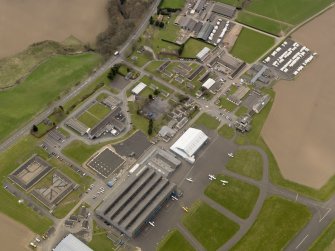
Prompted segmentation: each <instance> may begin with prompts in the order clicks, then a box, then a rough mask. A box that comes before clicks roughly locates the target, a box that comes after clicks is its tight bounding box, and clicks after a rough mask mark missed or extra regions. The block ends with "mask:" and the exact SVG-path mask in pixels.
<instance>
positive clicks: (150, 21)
mask: <svg viewBox="0 0 335 251" xmlns="http://www.w3.org/2000/svg"><path fill="white" fill-rule="evenodd" d="M149 23H150V24H151V25H155V26H157V27H159V28H164V26H165V23H164V22H162V21H158V20H155V19H154V18H153V17H150V20H149Z"/></svg>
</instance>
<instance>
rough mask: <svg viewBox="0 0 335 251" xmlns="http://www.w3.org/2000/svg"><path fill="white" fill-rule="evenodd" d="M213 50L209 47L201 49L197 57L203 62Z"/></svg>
mask: <svg viewBox="0 0 335 251" xmlns="http://www.w3.org/2000/svg"><path fill="white" fill-rule="evenodd" d="M210 51H211V49H209V48H208V47H204V48H203V49H202V50H201V51H199V52H198V54H197V55H196V58H197V59H199V60H200V61H201V62H202V61H204V60H205V58H206V57H207V56H208V53H209V52H210Z"/></svg>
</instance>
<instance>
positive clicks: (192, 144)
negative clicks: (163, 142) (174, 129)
mask: <svg viewBox="0 0 335 251" xmlns="http://www.w3.org/2000/svg"><path fill="white" fill-rule="evenodd" d="M207 139H208V137H207V135H206V134H205V133H203V131H201V130H199V129H195V128H189V129H188V130H187V131H186V132H185V133H184V134H183V135H182V136H181V137H180V138H179V139H178V140H177V141H176V142H175V143H174V144H173V145H172V146H171V147H170V150H171V151H173V152H175V153H176V154H178V155H179V156H181V157H183V158H184V159H185V160H186V161H187V162H189V163H191V164H193V163H194V161H195V157H194V154H195V153H196V152H197V151H198V150H199V149H200V147H201V146H202V145H203V144H204V143H205V142H206V141H207Z"/></svg>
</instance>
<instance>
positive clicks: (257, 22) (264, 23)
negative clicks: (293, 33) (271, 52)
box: [236, 11, 290, 36]
mask: <svg viewBox="0 0 335 251" xmlns="http://www.w3.org/2000/svg"><path fill="white" fill-rule="evenodd" d="M236 21H237V22H239V23H242V24H245V25H248V26H250V27H253V28H256V29H258V30H261V31H264V32H267V33H270V34H273V35H276V36H280V35H283V34H286V33H287V32H288V31H289V30H290V26H289V25H287V24H283V23H280V22H276V21H273V20H270V19H268V18H264V17H260V16H256V15H253V14H251V13H248V12H243V11H242V12H239V14H238V16H237V18H236Z"/></svg>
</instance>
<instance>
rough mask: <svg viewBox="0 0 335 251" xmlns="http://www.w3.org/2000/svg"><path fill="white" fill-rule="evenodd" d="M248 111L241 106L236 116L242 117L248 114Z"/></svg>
mask: <svg viewBox="0 0 335 251" xmlns="http://www.w3.org/2000/svg"><path fill="white" fill-rule="evenodd" d="M248 111H249V109H248V108H247V107H245V106H241V107H239V108H238V109H237V111H236V112H235V115H236V116H238V117H240V116H243V115H245V114H247V112H248Z"/></svg>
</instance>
